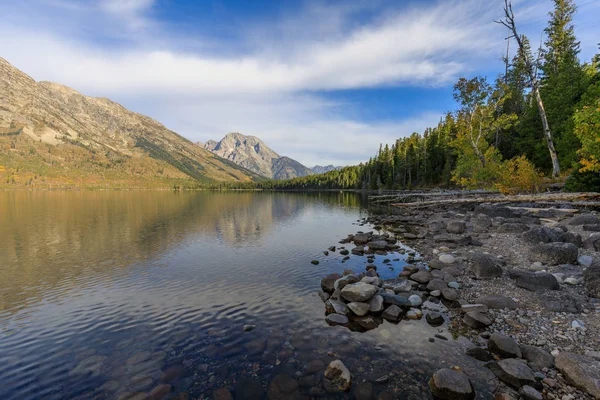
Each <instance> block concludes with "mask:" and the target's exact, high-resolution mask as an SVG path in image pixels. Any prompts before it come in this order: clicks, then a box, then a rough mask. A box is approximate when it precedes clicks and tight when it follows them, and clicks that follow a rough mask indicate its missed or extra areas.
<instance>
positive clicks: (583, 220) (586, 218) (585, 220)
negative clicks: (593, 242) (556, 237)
mask: <svg viewBox="0 0 600 400" xmlns="http://www.w3.org/2000/svg"><path fill="white" fill-rule="evenodd" d="M598 224H600V218H598V217H597V216H595V215H592V214H582V215H577V216H575V217H573V218H571V220H570V221H569V225H598Z"/></svg>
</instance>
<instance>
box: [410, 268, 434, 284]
mask: <svg viewBox="0 0 600 400" xmlns="http://www.w3.org/2000/svg"><path fill="white" fill-rule="evenodd" d="M410 279H412V280H413V281H415V282H418V283H427V282H429V281H430V280H431V273H430V272H429V271H426V270H424V269H421V270H419V271H418V272H417V273H415V274H412V275H411V276H410Z"/></svg>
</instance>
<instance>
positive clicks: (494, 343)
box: [488, 333, 521, 358]
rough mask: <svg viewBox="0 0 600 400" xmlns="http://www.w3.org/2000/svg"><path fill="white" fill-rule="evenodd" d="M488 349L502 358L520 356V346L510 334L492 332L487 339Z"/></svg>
mask: <svg viewBox="0 0 600 400" xmlns="http://www.w3.org/2000/svg"><path fill="white" fill-rule="evenodd" d="M488 349H490V351H491V352H492V353H494V354H497V355H498V356H500V357H502V358H521V348H520V347H519V345H518V344H517V342H516V341H515V340H514V339H513V338H511V337H510V336H505V335H502V334H500V333H493V334H492V336H490V339H489V340H488Z"/></svg>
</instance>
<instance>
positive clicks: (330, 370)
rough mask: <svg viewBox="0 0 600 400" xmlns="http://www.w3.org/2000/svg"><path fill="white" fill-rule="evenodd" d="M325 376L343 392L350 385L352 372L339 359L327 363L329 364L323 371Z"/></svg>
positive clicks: (348, 388)
mask: <svg viewBox="0 0 600 400" xmlns="http://www.w3.org/2000/svg"><path fill="white" fill-rule="evenodd" d="M325 378H327V379H329V380H330V381H332V383H333V384H334V385H335V386H337V388H338V389H339V390H341V391H343V392H347V391H349V390H350V387H352V374H351V373H350V371H349V370H348V368H346V366H345V365H344V363H343V362H341V361H340V360H335V361H332V362H330V363H329V366H328V367H327V370H326V371H325Z"/></svg>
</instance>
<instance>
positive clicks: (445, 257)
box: [438, 254, 456, 264]
mask: <svg viewBox="0 0 600 400" xmlns="http://www.w3.org/2000/svg"><path fill="white" fill-rule="evenodd" d="M438 259H439V260H440V261H441V262H442V263H444V264H453V263H454V261H456V259H455V258H454V256H453V255H452V254H440V256H439V257H438Z"/></svg>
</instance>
